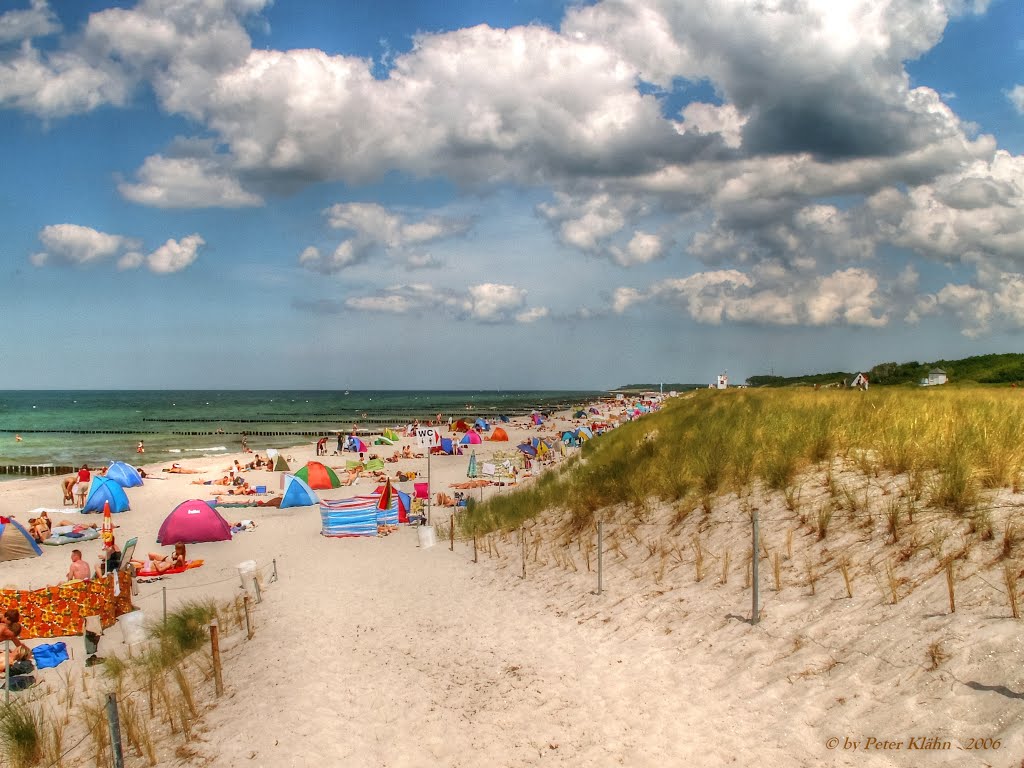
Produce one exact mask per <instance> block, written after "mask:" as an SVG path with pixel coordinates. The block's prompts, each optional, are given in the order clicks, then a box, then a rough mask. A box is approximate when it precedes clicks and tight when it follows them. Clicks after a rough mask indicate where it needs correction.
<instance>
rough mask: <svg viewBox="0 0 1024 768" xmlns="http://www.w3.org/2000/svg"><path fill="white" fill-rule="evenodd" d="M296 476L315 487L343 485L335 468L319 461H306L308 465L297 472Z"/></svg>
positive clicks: (338, 486)
mask: <svg viewBox="0 0 1024 768" xmlns="http://www.w3.org/2000/svg"><path fill="white" fill-rule="evenodd" d="M295 476H296V477H297V478H299V479H300V480H302V481H303V482H305V483H307V484H308V485H309V487H310V488H313V489H323V488H340V487H341V481H340V480H339V479H338V476H337V475H336V474H335V473H334V470H333V469H331V468H330V467H328V466H325V465H324V464H321V463H320V462H319V461H309V462H306V466H304V467H303V468H302V469H300V470H299V471H298V472H296V473H295Z"/></svg>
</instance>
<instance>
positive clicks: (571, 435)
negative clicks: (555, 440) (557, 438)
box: [562, 432, 580, 446]
mask: <svg viewBox="0 0 1024 768" xmlns="http://www.w3.org/2000/svg"><path fill="white" fill-rule="evenodd" d="M562 442H563V443H564V444H565V445H570V446H577V445H579V443H580V441H579V438H578V437H576V433H575V432H563V433H562Z"/></svg>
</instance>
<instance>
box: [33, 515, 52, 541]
mask: <svg viewBox="0 0 1024 768" xmlns="http://www.w3.org/2000/svg"><path fill="white" fill-rule="evenodd" d="M28 532H29V535H30V536H31V537H32V538H33V539H34V540H35V541H36V543H37V544H42V543H43V542H44V541H46V540H47V539H48V538H50V528H49V527H48V526H47V525H46V524H44V523H41V522H40V521H39V518H38V517H30V518H29V519H28Z"/></svg>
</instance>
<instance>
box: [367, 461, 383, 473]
mask: <svg viewBox="0 0 1024 768" xmlns="http://www.w3.org/2000/svg"><path fill="white" fill-rule="evenodd" d="M383 469H384V459H370V460H369V461H368V462H366V471H367V472H379V471H381V470H383Z"/></svg>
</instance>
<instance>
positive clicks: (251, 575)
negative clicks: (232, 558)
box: [238, 560, 259, 598]
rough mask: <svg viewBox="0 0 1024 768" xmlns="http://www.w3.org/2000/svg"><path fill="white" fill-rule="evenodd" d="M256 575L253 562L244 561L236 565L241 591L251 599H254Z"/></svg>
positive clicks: (254, 562) (256, 571)
mask: <svg viewBox="0 0 1024 768" xmlns="http://www.w3.org/2000/svg"><path fill="white" fill-rule="evenodd" d="M258 573H259V571H258V570H257V568H256V561H255V560H245V561H244V562H241V563H239V564H238V577H239V578H240V579H241V581H242V589H244V590H245V592H246V594H247V595H249V597H252V598H255V597H256V575H257V574H258Z"/></svg>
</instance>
